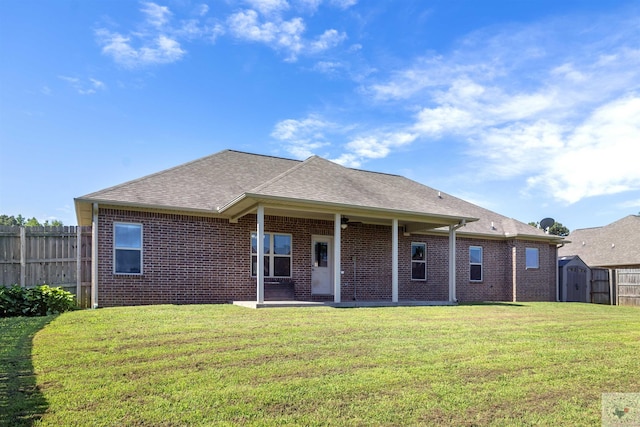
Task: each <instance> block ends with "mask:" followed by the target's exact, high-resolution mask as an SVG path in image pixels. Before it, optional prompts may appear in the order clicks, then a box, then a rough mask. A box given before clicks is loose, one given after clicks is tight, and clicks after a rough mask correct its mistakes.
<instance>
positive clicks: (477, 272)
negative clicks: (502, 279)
mask: <svg viewBox="0 0 640 427" xmlns="http://www.w3.org/2000/svg"><path fill="white" fill-rule="evenodd" d="M469 280H470V281H471V282H482V246H469Z"/></svg>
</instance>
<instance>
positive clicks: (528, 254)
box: [525, 248, 540, 270]
mask: <svg viewBox="0 0 640 427" xmlns="http://www.w3.org/2000/svg"><path fill="white" fill-rule="evenodd" d="M525 268H526V269H527V270H529V269H535V268H540V253H539V251H538V248H525Z"/></svg>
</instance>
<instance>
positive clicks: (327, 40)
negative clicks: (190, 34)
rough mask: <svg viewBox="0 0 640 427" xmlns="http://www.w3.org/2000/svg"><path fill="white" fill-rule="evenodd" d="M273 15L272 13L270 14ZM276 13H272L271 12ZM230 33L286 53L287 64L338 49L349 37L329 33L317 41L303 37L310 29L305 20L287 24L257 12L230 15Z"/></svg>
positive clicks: (247, 11)
mask: <svg viewBox="0 0 640 427" xmlns="http://www.w3.org/2000/svg"><path fill="white" fill-rule="evenodd" d="M270 11H271V10H270ZM271 12H272V11H271ZM226 24H227V27H228V28H229V32H230V33H231V34H232V35H233V36H235V37H236V38H238V39H241V40H246V41H251V42H258V43H264V44H266V45H267V46H269V47H271V48H272V49H274V50H277V51H281V52H284V53H285V54H286V57H285V59H286V60H287V61H291V62H293V61H296V60H297V59H298V57H299V56H300V55H310V54H316V53H319V52H323V51H326V50H328V49H332V48H334V47H336V46H338V45H339V44H340V43H341V42H342V41H343V40H345V39H346V37H347V36H346V34H345V33H341V32H338V31H337V30H335V29H328V30H326V31H324V32H323V33H322V34H321V35H320V36H318V37H317V38H316V39H314V40H307V39H306V38H304V37H303V35H304V33H305V31H306V26H305V23H304V20H303V19H302V18H301V17H294V18H292V19H289V20H283V19H282V18H280V17H272V18H270V19H263V18H262V17H261V16H260V15H259V14H258V12H257V11H255V10H252V9H247V10H242V11H239V12H236V13H234V14H232V15H230V16H229V17H228V18H227V21H226Z"/></svg>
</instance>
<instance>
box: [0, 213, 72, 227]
mask: <svg viewBox="0 0 640 427" xmlns="http://www.w3.org/2000/svg"><path fill="white" fill-rule="evenodd" d="M0 225H13V226H16V225H17V226H20V227H22V226H24V227H42V226H45V227H61V226H62V225H63V224H62V221H60V220H58V219H54V220H53V221H51V224H49V220H45V222H44V224H40V221H38V219H37V218H36V217H33V218H29V219H26V218H25V217H23V216H22V215H18V216H16V217H14V216H13V215H11V216H9V215H0Z"/></svg>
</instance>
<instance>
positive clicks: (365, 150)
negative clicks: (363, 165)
mask: <svg viewBox="0 0 640 427" xmlns="http://www.w3.org/2000/svg"><path fill="white" fill-rule="evenodd" d="M416 137H417V134H415V133H408V132H384V131H378V132H372V133H368V134H366V135H363V136H357V137H356V138H355V139H353V140H352V141H350V142H349V143H347V145H346V148H347V149H348V150H349V152H350V153H351V154H353V155H355V158H356V159H357V160H358V161H361V160H365V159H380V158H384V157H387V156H388V155H389V153H390V152H391V150H392V149H395V148H399V147H402V146H405V145H408V144H410V143H412V142H413V141H415V139H416Z"/></svg>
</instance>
